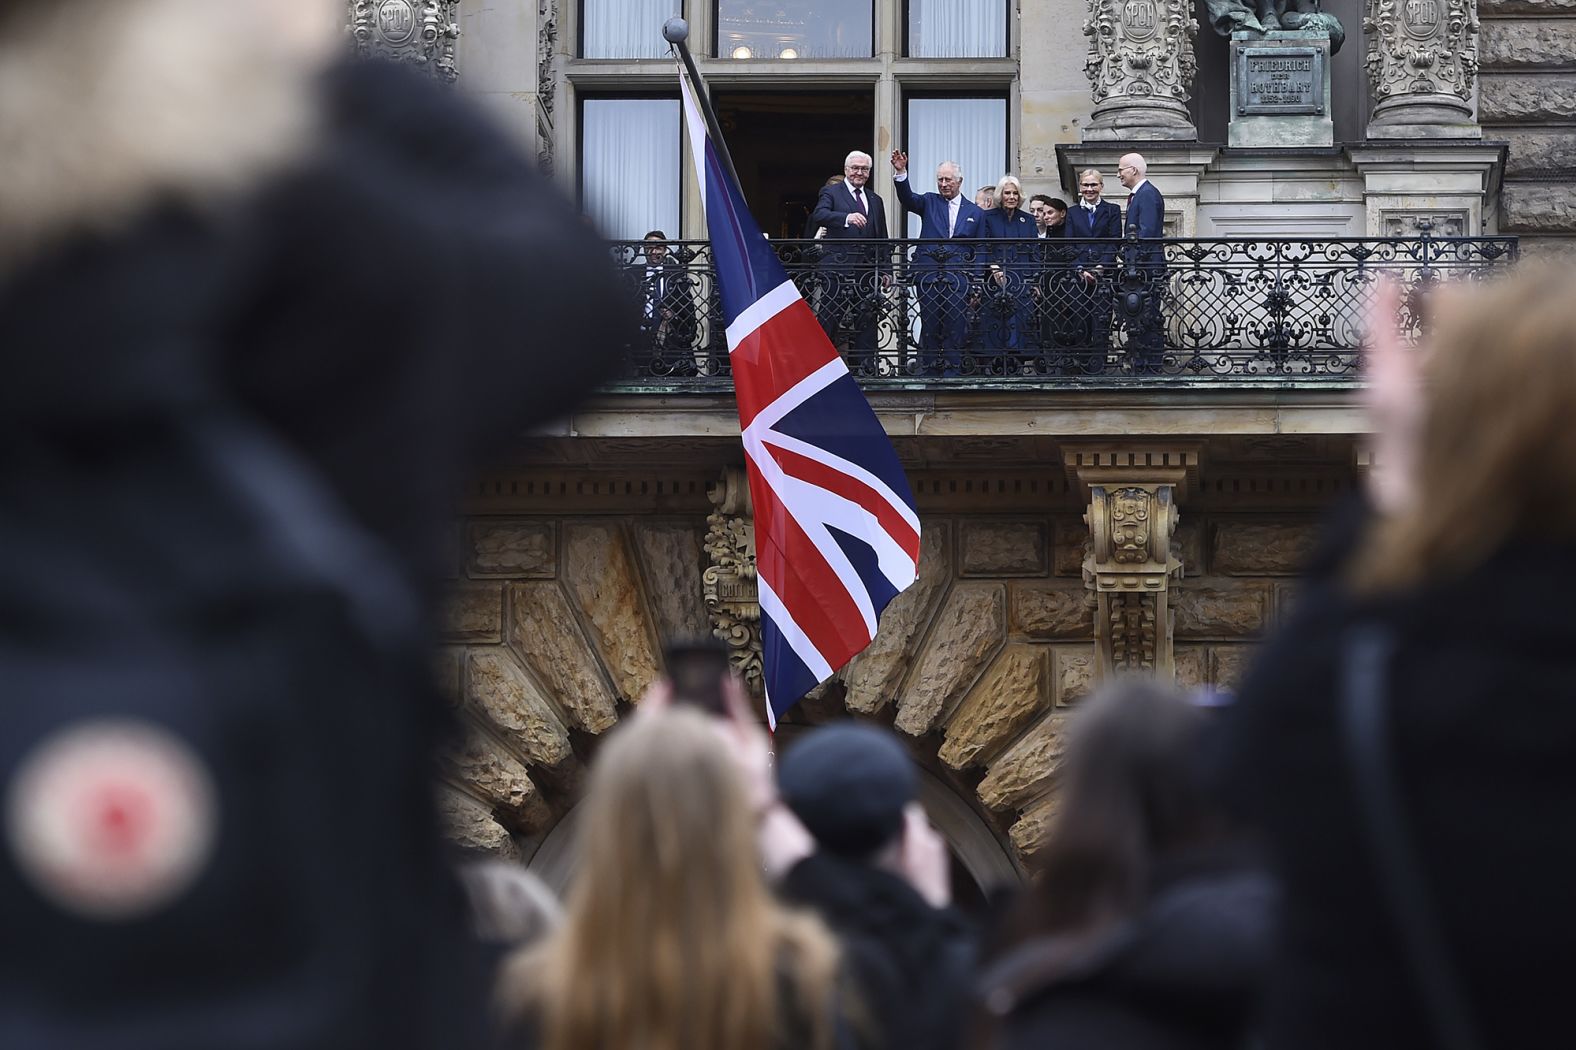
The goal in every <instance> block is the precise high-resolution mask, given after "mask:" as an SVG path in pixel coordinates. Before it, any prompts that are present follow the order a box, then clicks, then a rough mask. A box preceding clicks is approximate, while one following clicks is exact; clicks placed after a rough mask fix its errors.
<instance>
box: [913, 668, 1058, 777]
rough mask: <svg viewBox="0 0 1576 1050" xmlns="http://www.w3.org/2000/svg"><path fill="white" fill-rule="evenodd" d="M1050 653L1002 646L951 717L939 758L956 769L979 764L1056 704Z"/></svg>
mask: <svg viewBox="0 0 1576 1050" xmlns="http://www.w3.org/2000/svg"><path fill="white" fill-rule="evenodd" d="M1046 656H1047V654H1046V652H1045V650H1044V649H1043V648H1041V647H1038V646H1032V645H1023V644H1021V643H1020V644H1014V645H1009V646H1007V648H1006V649H1004V650H1002V653H1001V655H1000V656H998V657H997V658H996V660H995V662H994V663H992V664H991V665H990V667H989V668H988V669H987V670H986V671H985V674H984V675H983V676H982V677H981V678H980V680H979V681H978V682H977V683H975V685H974V688H972V689H970V690H969V693H968V695H967V696H966V697H964V698H963V703H961V704H959V705H958V709H957V711H956V712H954V713H953V715H952V717H951V718H950V719H948V721H947V728H946V734H945V737H946V738H945V740H944V741H943V742H942V745H941V749H940V751H939V752H938V753H937V757H939V758H940V759H941V761H943V762H945V763H946V764H947V765H948V766H950V767H951V768H953V769H964V768H966V767H968V766H972V765H978V764H979V763H980V762H981V761H982V760H984V759H987V758H989V757H990V755H991V754H993V753H994V752H995V751H996V750H998V749H999V748H1001V747H1002V746H1003V745H1005V744H1006V743H1007V742H1008V741H1010V740H1011V739H1012V738H1013V736H1014V735H1016V734H1017V733H1018V731H1019V730H1021V729H1022V728H1023V727H1024V726H1026V725H1028V724H1029V722H1030V721H1031V720H1032V719H1033V718H1034V716H1035V715H1036V714H1039V713H1041V712H1043V711H1044V710H1046V709H1047V708H1048V707H1049V706H1050V681H1049V677H1050V676H1049V675H1048V674H1047V673H1046V664H1047V663H1048V661H1047V659H1046Z"/></svg>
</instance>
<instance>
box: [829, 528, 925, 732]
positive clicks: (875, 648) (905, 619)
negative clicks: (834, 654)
mask: <svg viewBox="0 0 1576 1050" xmlns="http://www.w3.org/2000/svg"><path fill="white" fill-rule="evenodd" d="M951 539H952V531H951V528H950V527H949V526H948V524H947V523H946V522H945V521H937V522H930V521H927V522H925V523H924V529H923V531H922V534H921V539H920V551H919V579H917V580H915V581H914V583H913V584H912V585H911V586H910V587H908V588H906V589H905V590H904V591H903V592H902V593H901V594H899V595H898V596H897V597H896V598H893V599H892V603H891V604H890V605H888V606H887V607H886V610H885V611H884V612H883V613H882V614H881V624H880V627H879V628H878V629H877V630H876V636H875V638H874V639H872V640H871V642H870V645H869V647H868V648H866V649H865V650H864V651H863V652H861V653H859V654H858V655H856V656H855V657H854V658H853V659H852V660H850V661H849V662H848V666H847V667H845V668H844V669H843V672H842V679H843V682H844V684H845V685H846V686H847V688H848V691H847V695H846V701H847V704H848V709H849V710H850V711H853V712H855V713H857V714H863V715H871V714H875V713H876V712H877V711H880V710H881V709H882V708H884V707H886V706H887V705H888V704H889V703H891V702H892V701H893V700H894V699H896V697H897V691H898V683H899V682H900V681H901V680H902V678H903V673H904V672H905V671H907V670H908V666H909V662H908V653H909V652H910V650H912V648H913V647H914V644H915V640H916V639H917V638H919V636H920V635H921V634H922V633H923V632H924V629H925V626H926V624H928V623H929V622H930V617H931V613H932V612H933V611H934V609H935V606H936V604H937V602H938V601H939V599H940V597H941V595H942V593H943V592H944V591H945V590H946V587H947V584H948V583H950V582H951V580H952V543H951Z"/></svg>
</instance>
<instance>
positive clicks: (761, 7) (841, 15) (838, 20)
mask: <svg viewBox="0 0 1576 1050" xmlns="http://www.w3.org/2000/svg"><path fill="white" fill-rule="evenodd" d="M872 2H873V0H717V57H719V58H869V57H870V56H871V54H872V53H873V52H872V45H871V39H870V31H871V25H872V16H871V3H872Z"/></svg>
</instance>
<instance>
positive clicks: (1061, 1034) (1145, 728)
mask: <svg viewBox="0 0 1576 1050" xmlns="http://www.w3.org/2000/svg"><path fill="white" fill-rule="evenodd" d="M1209 729H1210V726H1209V724H1208V716H1207V715H1206V713H1205V712H1204V711H1202V710H1200V709H1199V708H1197V707H1194V706H1193V705H1191V704H1189V703H1188V702H1187V701H1186V700H1185V699H1184V698H1183V697H1182V696H1181V695H1180V694H1178V693H1176V692H1175V691H1174V690H1172V689H1169V688H1162V687H1160V686H1158V685H1153V684H1149V683H1143V682H1138V681H1130V682H1122V683H1118V684H1116V685H1114V686H1111V687H1109V688H1108V689H1107V690H1106V691H1104V692H1103V693H1101V694H1100V695H1098V696H1096V697H1095V698H1094V699H1092V700H1091V701H1090V702H1089V706H1088V707H1087V708H1086V709H1085V710H1084V711H1083V712H1081V713H1080V715H1079V717H1078V720H1077V721H1076V723H1075V724H1074V728H1073V736H1072V739H1071V740H1070V742H1069V745H1068V752H1067V758H1066V760H1065V764H1064V766H1063V769H1062V773H1061V783H1060V787H1059V789H1058V790H1059V791H1060V792H1061V797H1062V808H1061V812H1060V814H1059V816H1058V819H1057V823H1056V825H1055V828H1054V830H1053V831H1052V833H1051V837H1050V839H1049V840H1048V841H1047V843H1046V844H1045V847H1044V850H1043V852H1042V854H1041V857H1040V861H1041V867H1042V872H1041V877H1040V883H1039V885H1038V886H1037V887H1036V888H1035V889H1034V890H1033V891H1031V892H1030V894H1029V896H1027V897H1026V898H1025V899H1024V901H1023V902H1022V903H1021V905H1020V906H1019V908H1018V909H1017V912H1016V914H1015V915H1013V916H1012V919H1011V926H1010V931H1009V932H1010V933H1012V934H1013V935H1014V936H1015V943H1013V944H1011V945H1010V946H1009V947H1008V948H1007V949H1006V950H1005V951H1004V952H1003V953H1001V954H1000V956H999V957H998V958H997V959H996V960H995V961H993V962H992V963H991V965H990V966H989V967H988V968H987V969H986V971H985V973H984V974H983V975H982V977H981V979H980V994H981V997H982V1002H983V1004H984V1007H985V1009H986V1011H987V1013H988V1015H989V1017H990V1018H991V1019H992V1022H993V1023H992V1024H991V1025H990V1029H989V1030H988V1033H987V1036H986V1038H984V1039H982V1040H981V1042H980V1043H979V1045H981V1046H991V1047H999V1048H1002V1050H1018V1048H1023V1050H1029V1048H1038V1047H1057V1048H1059V1050H1062V1048H1064V1050H1232V1048H1237V1047H1243V1046H1245V1045H1247V1040H1248V1037H1249V1034H1250V1032H1251V1030H1252V1023H1253V1019H1254V1011H1255V1008H1256V1006H1257V998H1258V992H1259V989H1260V982H1261V977H1262V973H1263V969H1264V966H1265V962H1266V960H1267V959H1268V956H1269V933H1270V919H1271V909H1272V906H1273V902H1274V893H1273V890H1272V886H1271V884H1270V882H1269V881H1268V879H1267V878H1266V877H1265V876H1264V875H1263V873H1262V872H1260V871H1259V870H1258V868H1257V867H1256V866H1255V864H1254V863H1253V861H1252V858H1251V856H1250V855H1249V854H1248V853H1247V852H1246V851H1245V849H1244V847H1243V846H1242V845H1241V844H1240V843H1239V842H1238V840H1237V839H1236V837H1235V836H1234V834H1233V832H1232V828H1231V825H1230V824H1229V822H1228V821H1227V820H1226V818H1225V816H1224V814H1223V812H1222V811H1221V809H1220V808H1219V806H1218V805H1216V803H1215V802H1214V800H1213V799H1212V797H1211V796H1210V794H1209V791H1208V786H1207V782H1206V772H1207V768H1206V764H1205V762H1203V761H1202V760H1201V759H1202V754H1203V746H1204V744H1205V743H1206V740H1207V734H1208V732H1209Z"/></svg>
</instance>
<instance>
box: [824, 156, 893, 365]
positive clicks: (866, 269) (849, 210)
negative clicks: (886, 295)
mask: <svg viewBox="0 0 1576 1050" xmlns="http://www.w3.org/2000/svg"><path fill="white" fill-rule="evenodd" d="M874 165H875V161H874V160H873V159H872V158H871V156H870V154H868V153H864V152H862V151H860V150H854V151H853V152H852V153H850V154H849V155H848V156H847V157H846V158H844V160H843V181H842V182H841V183H840V184H838V185H836V186H823V187H822V188H821V196H820V198H819V199H817V200H816V202H815V210H814V211H812V212H811V213H810V224H811V225H812V226H824V227H826V237H825V239H826V241H827V245H826V250H825V251H824V252H823V253H822V255H821V262H820V267H821V282H822V289H823V291H822V293H821V318H820V319H821V327H823V328H825V329H826V334H827V335H828V336H829V337H830V338H831V340H832V342H833V343H834V344H837V343H838V342H839V335H840V334H841V333H843V332H847V333H848V337H847V340H846V345H847V348H848V350H849V359H850V360H849V363H850V365H855V366H858V367H862V368H866V369H871V368H873V367H874V365H875V351H876V316H877V314H878V313H879V310H880V306H881V289H882V288H884V287H885V286H886V285H887V284H889V283H890V282H891V266H892V261H891V259H890V258H889V256H888V253H889V248H888V247H887V246H886V245H876V244H867V245H862V246H859V247H855V246H853V245H851V244H845V243H844V242H854V241H885V240H886V239H887V222H886V206H885V205H884V204H883V203H882V202H881V198H880V197H878V196H876V195H875V194H874V193H871V192H870V191H869V189H868V186H869V183H870V172H871V169H872V168H873V167H874ZM875 274H880V275H881V278H880V281H879V282H878V281H877V280H875V277H874V275H875Z"/></svg>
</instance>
